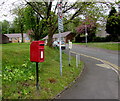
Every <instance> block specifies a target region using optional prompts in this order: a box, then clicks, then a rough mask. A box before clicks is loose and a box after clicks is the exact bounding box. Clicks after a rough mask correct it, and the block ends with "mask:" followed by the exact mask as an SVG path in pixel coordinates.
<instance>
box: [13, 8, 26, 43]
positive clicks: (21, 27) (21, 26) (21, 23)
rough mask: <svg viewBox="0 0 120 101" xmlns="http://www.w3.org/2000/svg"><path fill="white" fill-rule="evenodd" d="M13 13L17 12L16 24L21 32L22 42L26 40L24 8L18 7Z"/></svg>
mask: <svg viewBox="0 0 120 101" xmlns="http://www.w3.org/2000/svg"><path fill="white" fill-rule="evenodd" d="M13 12H14V13H13V14H16V15H17V17H15V20H14V24H15V26H16V29H17V31H18V32H20V33H21V36H22V43H23V42H24V38H23V32H24V8H19V7H18V8H16V9H14V10H13Z"/></svg>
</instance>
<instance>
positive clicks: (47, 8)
mask: <svg viewBox="0 0 120 101" xmlns="http://www.w3.org/2000/svg"><path fill="white" fill-rule="evenodd" d="M25 1H26V2H27V4H28V5H30V6H31V7H32V8H33V10H34V11H35V12H36V13H37V14H38V15H39V17H40V19H41V21H42V24H41V29H46V28H47V30H48V44H47V45H48V46H50V47H51V46H52V37H53V34H54V33H55V32H57V29H58V24H57V22H58V21H57V12H56V11H57V3H56V4H55V3H54V4H53V0H50V2H44V0H43V2H28V1H27V0H25ZM60 3H62V4H63V14H64V15H65V18H66V19H67V20H66V21H64V25H66V24H68V23H69V22H71V21H72V20H73V19H74V18H76V17H78V16H79V15H80V14H81V13H82V12H83V11H84V9H85V8H86V7H87V6H88V5H90V4H91V3H90V2H75V3H71V4H70V3H69V2H60ZM71 9H73V10H74V11H75V12H74V13H73V14H68V13H69V12H70V10H71ZM40 33H43V30H41V31H40Z"/></svg>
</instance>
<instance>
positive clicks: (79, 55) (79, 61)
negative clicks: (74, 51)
mask: <svg viewBox="0 0 120 101" xmlns="http://www.w3.org/2000/svg"><path fill="white" fill-rule="evenodd" d="M78 64H80V55H79V58H78Z"/></svg>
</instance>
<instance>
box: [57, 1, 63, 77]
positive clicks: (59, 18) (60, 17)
mask: <svg viewBox="0 0 120 101" xmlns="http://www.w3.org/2000/svg"><path fill="white" fill-rule="evenodd" d="M60 1H61V0H60ZM60 1H59V2H58V31H59V41H60V45H59V49H60V75H61V76H62V49H61V32H63V15H62V3H60Z"/></svg>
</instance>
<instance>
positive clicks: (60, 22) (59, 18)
mask: <svg viewBox="0 0 120 101" xmlns="http://www.w3.org/2000/svg"><path fill="white" fill-rule="evenodd" d="M58 30H59V31H60V32H63V14H62V4H61V3H58Z"/></svg>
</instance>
